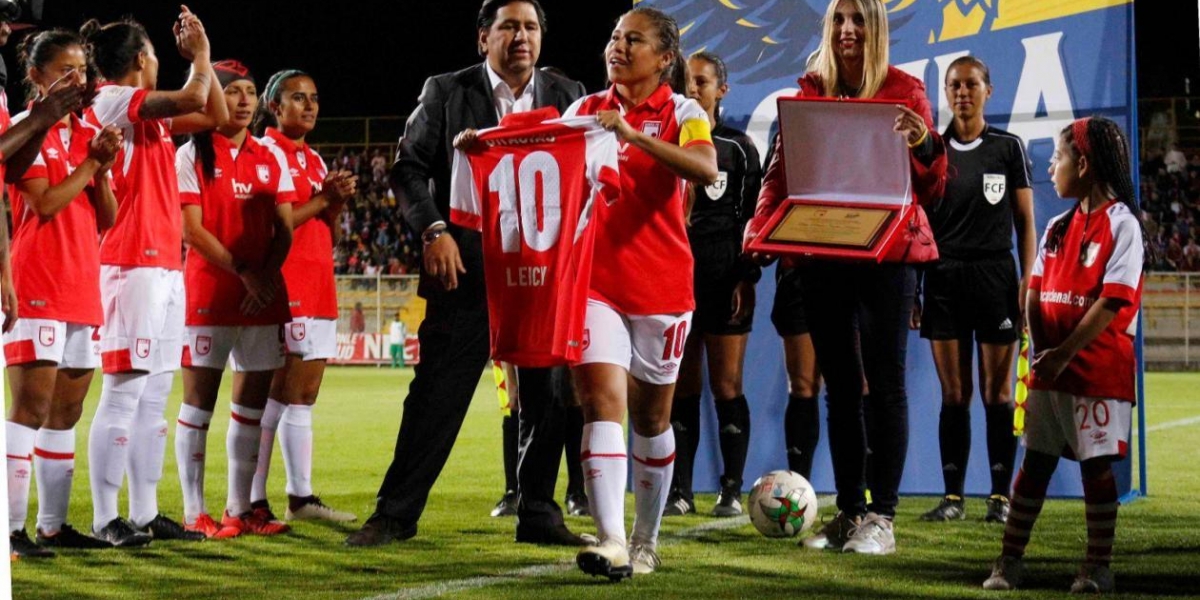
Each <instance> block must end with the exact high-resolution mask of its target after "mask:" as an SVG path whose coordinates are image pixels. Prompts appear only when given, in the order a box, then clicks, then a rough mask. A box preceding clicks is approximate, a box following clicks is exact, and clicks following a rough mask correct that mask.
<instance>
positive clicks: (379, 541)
mask: <svg viewBox="0 0 1200 600" xmlns="http://www.w3.org/2000/svg"><path fill="white" fill-rule="evenodd" d="M415 535H417V525H416V524H415V523H414V524H412V525H406V524H404V523H403V522H401V521H400V520H399V519H394V518H392V517H389V516H386V515H381V514H379V513H375V514H373V515H371V518H369V519H367V522H366V523H363V526H362V528H361V529H359V530H358V531H355V532H354V533H352V534H350V535H349V536H348V537H346V545H347V546H382V545H384V544H388V543H391V542H403V541H404V540H407V539H409V538H411V537H413V536H415Z"/></svg>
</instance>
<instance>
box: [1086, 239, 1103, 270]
mask: <svg viewBox="0 0 1200 600" xmlns="http://www.w3.org/2000/svg"><path fill="white" fill-rule="evenodd" d="M1097 256H1100V242H1088V245H1087V249H1086V250H1084V251H1083V266H1085V267H1090V266H1092V265H1094V264H1096V257H1097Z"/></svg>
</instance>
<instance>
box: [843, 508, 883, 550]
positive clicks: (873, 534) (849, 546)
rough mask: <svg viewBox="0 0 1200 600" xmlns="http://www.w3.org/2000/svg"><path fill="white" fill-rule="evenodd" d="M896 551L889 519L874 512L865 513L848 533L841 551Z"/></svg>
mask: <svg viewBox="0 0 1200 600" xmlns="http://www.w3.org/2000/svg"><path fill="white" fill-rule="evenodd" d="M895 551H896V536H895V534H894V533H893V532H892V522H891V520H889V519H887V518H885V517H881V516H879V515H877V514H875V513H867V516H866V518H864V519H863V521H862V523H860V524H859V526H858V527H856V528H855V529H854V531H853V533H851V534H850V539H849V540H847V541H846V545H845V546H843V547H842V552H857V553H858V554H876V555H881V554H891V553H893V552H895Z"/></svg>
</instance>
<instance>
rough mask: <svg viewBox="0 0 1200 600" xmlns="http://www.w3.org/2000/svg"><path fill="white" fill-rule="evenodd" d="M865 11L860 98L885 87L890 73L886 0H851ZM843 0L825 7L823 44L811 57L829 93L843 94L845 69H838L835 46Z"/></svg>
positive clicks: (863, 13) (811, 68)
mask: <svg viewBox="0 0 1200 600" xmlns="http://www.w3.org/2000/svg"><path fill="white" fill-rule="evenodd" d="M847 1H849V2H851V3H853V4H854V7H855V8H857V9H858V12H860V13H862V15H863V21H864V23H863V35H864V39H863V81H862V85H861V86H860V87H859V88H858V94H857V95H856V96H855V97H856V98H874V97H875V94H877V93H879V89H880V88H882V87H883V81H884V80H885V79H887V73H888V45H889V41H888V18H887V7H885V6H884V5H883V0H847ZM839 3H841V0H830V2H829V7H828V8H827V9H825V19H824V21H823V22H822V27H821V46H820V48H819V49H818V50H817V54H816V57H815V58H814V60H812V61H810V65H811V66H810V68H809V71H810V72H812V73H816V74H817V75H819V76H820V77H821V82H822V84H823V86H824V88H825V90H824V91H825V95H826V96H829V97H834V96H838V95H841V94H839V93H838V92H839V90H841V89H842V80H841V73H840V72H839V69H838V62H837V50H836V49H835V48H834V46H833V34H834V27H835V25H834V24H833V19H834V17H835V16H837V7H838V4H839Z"/></svg>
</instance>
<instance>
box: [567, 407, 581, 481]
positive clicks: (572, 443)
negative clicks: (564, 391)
mask: <svg viewBox="0 0 1200 600" xmlns="http://www.w3.org/2000/svg"><path fill="white" fill-rule="evenodd" d="M566 413H567V422H566V425H567V435H566V456H567V494H568V495H570V494H582V493H584V491H583V464H582V462H581V461H580V460H579V454H580V451H581V450H580V449H581V447H582V445H583V409H582V408H580V407H578V406H568V407H567V409H566Z"/></svg>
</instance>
